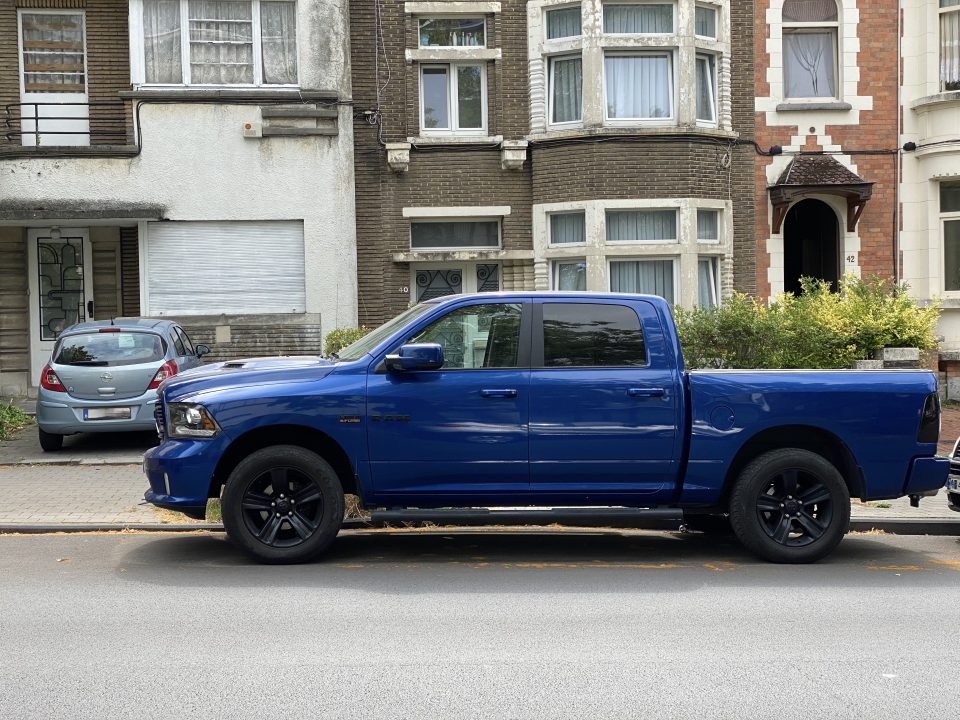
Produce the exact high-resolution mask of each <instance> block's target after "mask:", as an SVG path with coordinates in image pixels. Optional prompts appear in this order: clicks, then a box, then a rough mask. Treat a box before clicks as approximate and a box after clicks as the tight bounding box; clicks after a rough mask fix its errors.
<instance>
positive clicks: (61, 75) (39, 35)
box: [19, 9, 90, 146]
mask: <svg viewBox="0 0 960 720" xmlns="http://www.w3.org/2000/svg"><path fill="white" fill-rule="evenodd" d="M19 20H20V100H21V102H22V104H21V106H20V126H21V130H22V133H23V135H22V136H21V137H22V141H21V142H22V144H23V145H31V146H32V145H89V144H90V136H89V131H90V121H89V117H88V114H89V113H88V106H87V63H86V33H85V23H84V13H83V11H71V10H32V9H31V10H21V11H20V14H19Z"/></svg>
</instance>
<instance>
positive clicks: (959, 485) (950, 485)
mask: <svg viewBox="0 0 960 720" xmlns="http://www.w3.org/2000/svg"><path fill="white" fill-rule="evenodd" d="M947 490H953V491H958V492H960V478H958V477H956V476H955V475H951V476H950V477H948V478H947Z"/></svg>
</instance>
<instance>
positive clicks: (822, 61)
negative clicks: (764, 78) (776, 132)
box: [783, 31, 837, 98]
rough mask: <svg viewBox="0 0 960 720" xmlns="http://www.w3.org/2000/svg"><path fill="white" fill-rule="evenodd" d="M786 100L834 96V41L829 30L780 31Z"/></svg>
mask: <svg viewBox="0 0 960 720" xmlns="http://www.w3.org/2000/svg"><path fill="white" fill-rule="evenodd" d="M783 62H784V71H785V72H784V81H785V85H786V87H785V92H786V96H787V97H791V98H811V97H836V95H837V82H836V38H835V36H834V34H833V32H832V31H826V32H789V33H788V32H784V34H783Z"/></svg>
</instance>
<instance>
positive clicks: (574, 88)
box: [550, 55, 583, 123]
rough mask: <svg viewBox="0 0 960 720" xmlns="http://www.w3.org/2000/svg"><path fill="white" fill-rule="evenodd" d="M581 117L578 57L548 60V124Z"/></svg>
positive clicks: (580, 69) (580, 61)
mask: <svg viewBox="0 0 960 720" xmlns="http://www.w3.org/2000/svg"><path fill="white" fill-rule="evenodd" d="M582 117H583V62H582V60H581V58H580V56H579V55H576V56H573V55H571V56H564V57H554V58H550V122H551V123H569V122H580V120H581V118H582Z"/></svg>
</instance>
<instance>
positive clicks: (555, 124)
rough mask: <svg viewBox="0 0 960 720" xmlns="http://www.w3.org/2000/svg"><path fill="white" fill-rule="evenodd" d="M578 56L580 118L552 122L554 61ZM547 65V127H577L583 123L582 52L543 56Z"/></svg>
mask: <svg viewBox="0 0 960 720" xmlns="http://www.w3.org/2000/svg"><path fill="white" fill-rule="evenodd" d="M576 58H580V118H579V119H578V120H565V121H563V122H554V120H553V75H554V70H553V67H554V62H556V61H558V60H574V59H576ZM545 60H546V63H547V67H546V72H547V127H548V128H550V129H553V130H563V129H566V128H577V127H581V126H582V125H583V52H582V51H580V50H578V51H577V52H572V53H571V52H566V53H557V54H556V55H547V56H546V57H545Z"/></svg>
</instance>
